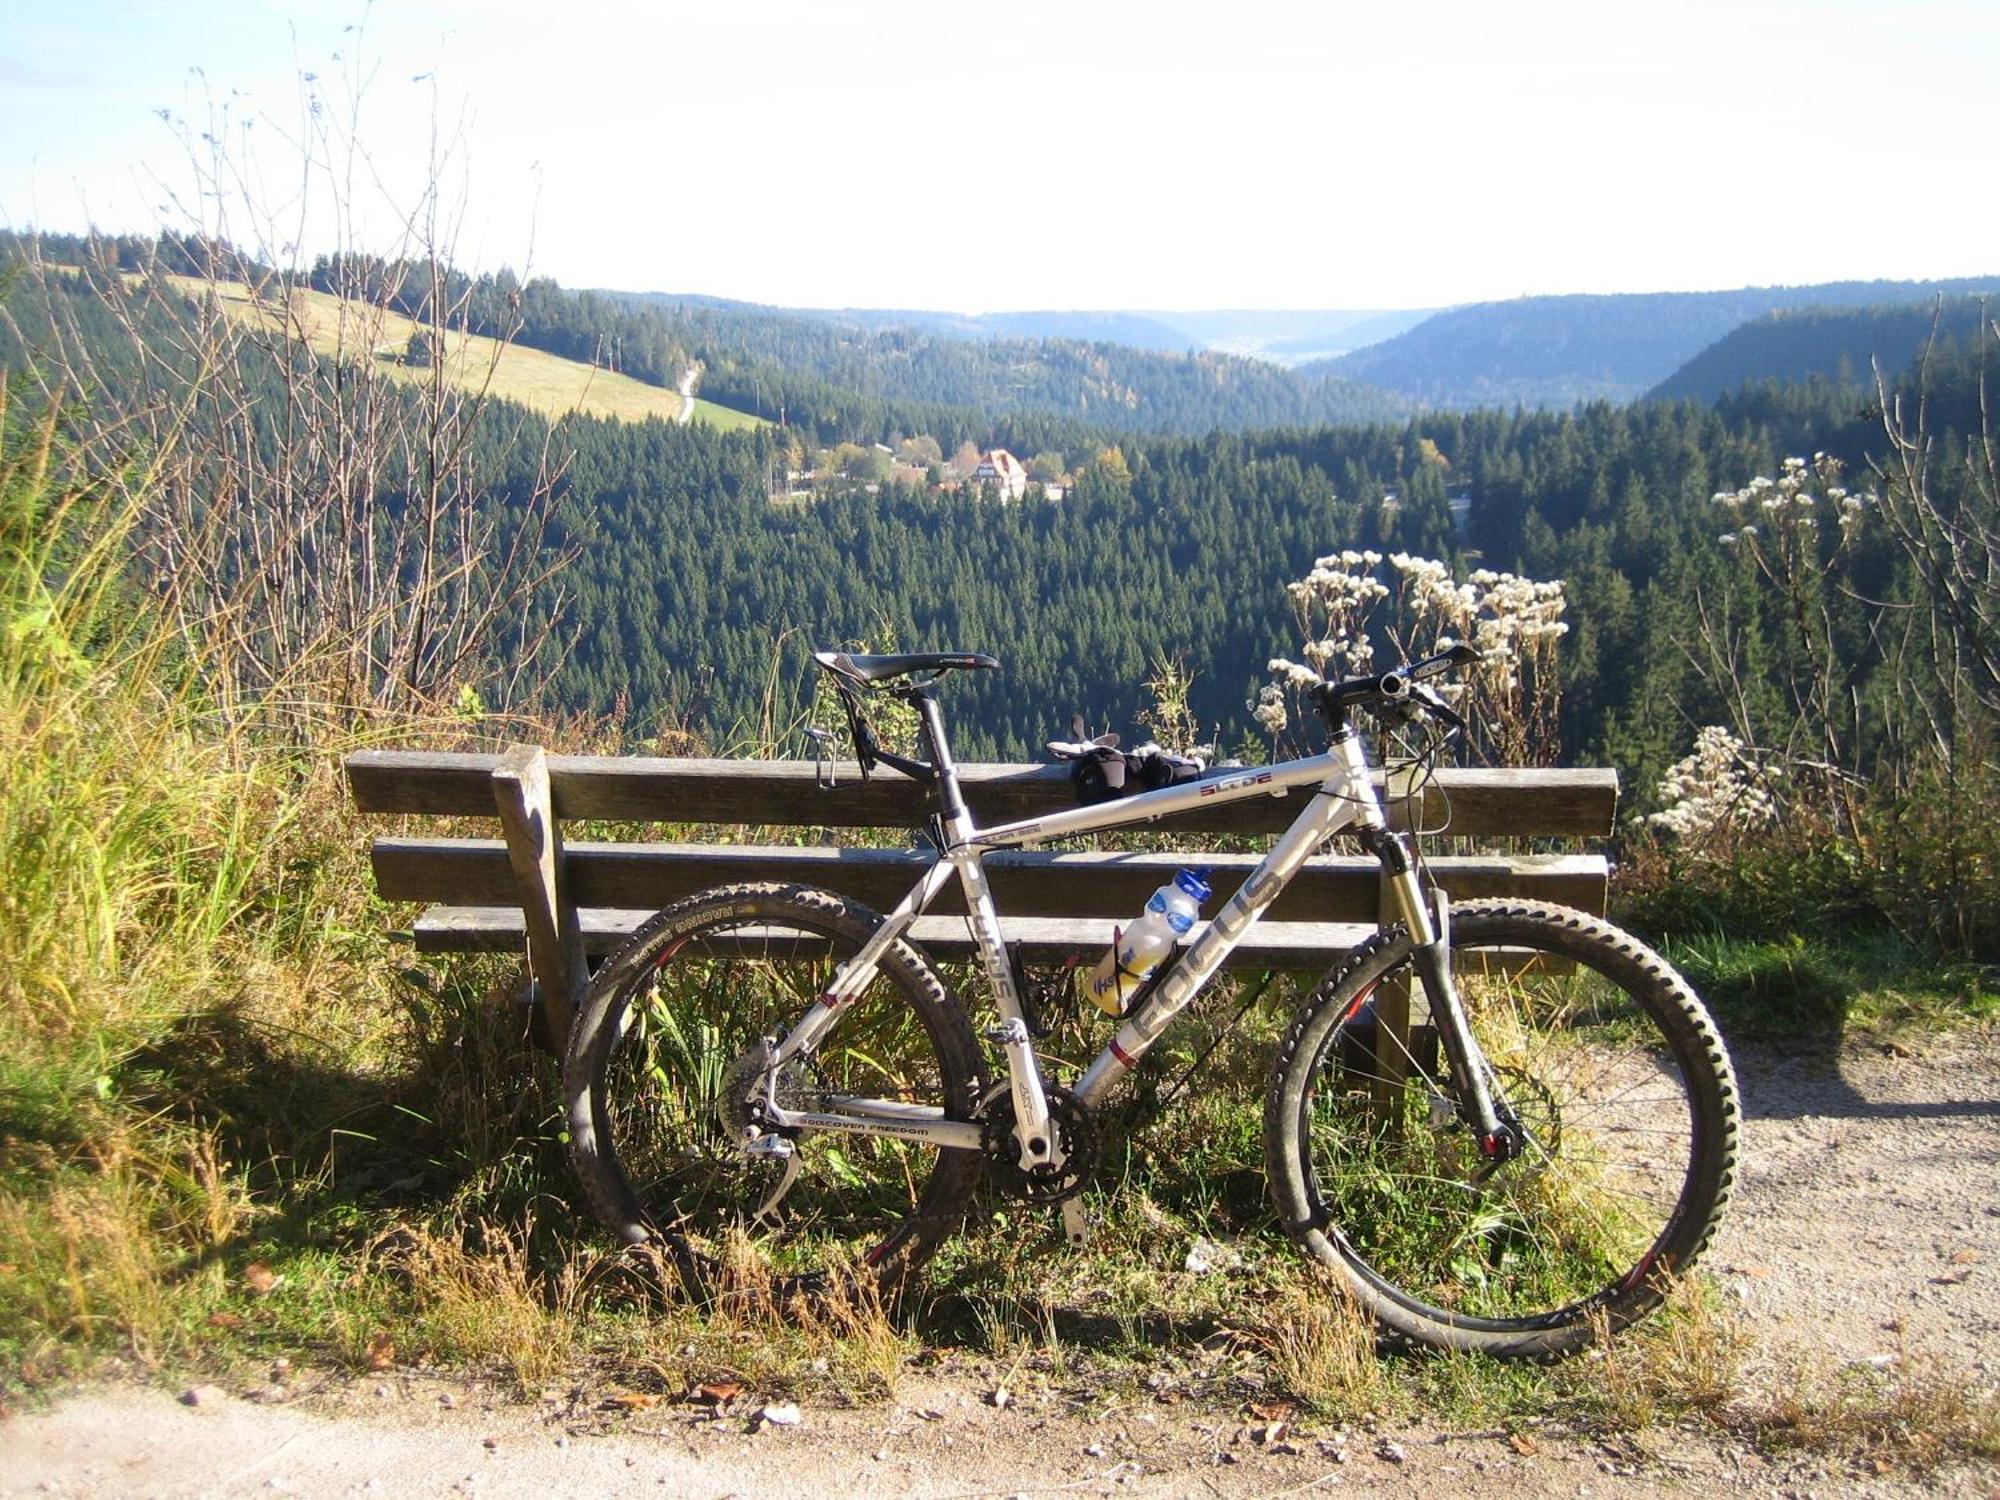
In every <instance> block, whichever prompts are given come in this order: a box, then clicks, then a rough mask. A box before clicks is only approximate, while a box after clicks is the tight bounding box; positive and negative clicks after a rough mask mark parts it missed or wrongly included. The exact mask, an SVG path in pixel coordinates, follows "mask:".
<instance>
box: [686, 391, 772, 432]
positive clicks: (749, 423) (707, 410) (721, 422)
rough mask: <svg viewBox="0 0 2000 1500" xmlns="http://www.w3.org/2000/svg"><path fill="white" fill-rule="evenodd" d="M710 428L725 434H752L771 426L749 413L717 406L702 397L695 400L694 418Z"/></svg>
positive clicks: (729, 407)
mask: <svg viewBox="0 0 2000 1500" xmlns="http://www.w3.org/2000/svg"><path fill="white" fill-rule="evenodd" d="M693 420H695V421H697V422H701V423H703V424H705V425H707V426H709V427H719V428H721V429H722V430H723V431H724V432H750V431H754V430H755V429H757V428H759V427H769V426H770V425H771V424H770V423H769V422H767V421H765V420H764V419H763V418H762V417H755V416H752V415H751V414H750V413H749V412H747V411H738V410H737V409H736V408H735V407H733V406H717V405H716V404H715V403H714V402H713V401H706V400H704V399H702V398H701V397H700V396H697V397H695V400H694V418H693Z"/></svg>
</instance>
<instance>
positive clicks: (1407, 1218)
mask: <svg viewBox="0 0 2000 1500" xmlns="http://www.w3.org/2000/svg"><path fill="white" fill-rule="evenodd" d="M1411 948H1412V945H1411V942H1410V939H1409V936H1408V934H1407V933H1405V932H1404V931H1403V930H1402V929H1400V928H1397V929H1394V930H1391V931H1388V932H1385V933H1383V934H1381V935H1380V936H1378V937H1376V938H1375V939H1374V940H1372V941H1371V942H1370V943H1368V944H1366V945H1365V946H1363V947H1362V948H1361V949H1359V950H1358V951H1357V952H1356V953H1355V954H1354V955H1353V956H1352V957H1351V958H1350V959H1349V960H1348V961H1347V962H1346V963H1345V964H1343V965H1342V966H1340V967H1339V968H1338V969H1336V970H1335V971H1334V972H1333V973H1332V974H1331V975H1329V977H1328V978H1327V980H1326V981H1325V982H1324V983H1323V984H1322V985H1321V986H1320V988H1319V989H1318V990H1317V991H1315V992H1314V994H1313V995H1312V997H1311V998H1310V999H1309V1000H1308V1001H1307V1002H1306V1005H1305V1007H1304V1008H1303V1009H1302V1010H1301V1012H1300V1014H1299V1017H1298V1019H1297V1020H1296V1021H1295V1022H1294V1023H1293V1025H1292V1027H1291V1029H1290V1031H1289V1032H1288V1034H1287V1036H1286V1038H1285V1042H1284V1045H1283V1047H1282V1048H1281V1049H1280V1052H1279V1058H1278V1067H1277V1075H1276V1077H1275V1079H1274V1081H1273V1085H1272V1090H1271V1094H1270V1097H1269V1100H1268V1103H1267V1107H1266V1116H1265V1129H1266V1150H1267V1153H1268V1157H1269V1166H1270V1174H1271V1185H1272V1190H1273V1193H1274V1195H1275V1196H1276V1198H1277V1201H1278V1206H1279V1211H1280V1212H1281V1213H1282V1214H1283V1216H1284V1218H1285V1221H1286V1224H1287V1226H1288V1227H1289V1228H1290V1230H1291V1232H1292V1234H1293V1235H1294V1237H1295V1238H1296V1239H1298V1241H1299V1242H1300V1243H1301V1244H1302V1245H1303V1246H1304V1247H1305V1249H1306V1250H1307V1251H1308V1253H1310V1254H1311V1255H1313V1256H1314V1257H1315V1258H1316V1259H1318V1260H1320V1261H1323V1262H1325V1263H1326V1264H1328V1265H1330V1266H1333V1267H1334V1268H1336V1269H1337V1270H1339V1271H1340V1272H1341V1273H1342V1275H1343V1277H1344V1279H1345V1281H1346V1283H1347V1285H1348V1287H1349V1288H1350V1289H1351V1290H1352V1292H1353V1293H1354V1295H1355V1297H1356V1298H1357V1299H1358V1300H1359V1302H1360V1303H1361V1305H1362V1306H1363V1307H1364V1308H1365V1309H1366V1310H1367V1311H1368V1312H1369V1313H1370V1314H1371V1315H1372V1316H1373V1317H1374V1319H1375V1320H1376V1323H1377V1325H1378V1327H1380V1328H1381V1329H1382V1331H1383V1332H1384V1333H1385V1334H1386V1335H1387V1336H1389V1337H1391V1338H1392V1339H1403V1340H1410V1341H1415V1342H1419V1343H1424V1344H1430V1345H1434V1346H1437V1347H1440V1348H1447V1349H1460V1350H1474V1351H1479V1352H1483V1353H1486V1354H1491V1355H1495V1356H1498V1357H1501V1358H1519V1357H1537V1356H1548V1355H1560V1354H1565V1353H1569V1352H1572V1351H1574V1350H1577V1349H1579V1348H1582V1347H1584V1346H1585V1345H1586V1344H1588V1343H1589V1342H1590V1341H1591V1340H1592V1339H1593V1338H1594V1337H1595V1336H1596V1334H1597V1331H1598V1330H1599V1329H1604V1330H1607V1331H1608V1330H1615V1329H1617V1328H1620V1327H1622V1326H1624V1325H1625V1324H1627V1323H1629V1322H1631V1321H1632V1320H1633V1319H1634V1318H1637V1317H1639V1316H1641V1315H1642V1314H1644V1313H1646V1312H1647V1311H1649V1310H1651V1309H1652V1308H1653V1307H1655V1306H1657V1305H1658V1304H1659V1302H1660V1300H1661V1297H1662V1295H1663V1293H1664V1291H1665V1288H1666V1286H1667V1284H1668V1281H1669V1280H1670V1279H1671V1277H1672V1276H1673V1275H1675V1274H1677V1273H1679V1272H1681V1271H1684V1270H1686V1269H1687V1268H1688V1266H1690V1265H1691V1264H1692V1263H1693V1262H1694V1260H1695V1258H1696V1257H1697V1256H1698V1255H1699V1254H1700V1253H1701V1251H1702V1250H1703V1248H1704V1247H1705V1246H1706V1245H1707V1244H1708V1241H1709V1239H1710V1237H1711V1236H1712V1235H1713V1234H1714V1231H1715V1227H1716V1224H1717V1222H1718V1221H1719V1219H1720V1217H1721V1213H1722V1208H1723V1205H1724V1203H1725V1202H1726V1200H1727V1199H1728V1196H1729V1188H1730V1182H1731V1179H1732V1177H1733V1175H1734V1171H1735V1164H1736V1137H1737V1121H1738V1115H1739V1108H1738V1103H1737V1096H1736V1082H1735V1077H1734V1075H1733V1074H1732V1072H1731V1070H1730V1066H1729V1059H1728V1055H1727V1054H1726V1053H1725V1051H1724V1050H1723V1045H1722V1039H1721V1037H1720V1035H1719V1034H1718V1033H1717V1032H1716V1029H1715V1025H1714V1023H1713V1022H1712V1021H1711V1020H1710V1019H1709V1017H1708V1014H1707V1012H1706V1011H1705V1010H1704V1009H1703V1007H1702V1004H1701V1001H1700V1000H1699V999H1698V998H1697V997H1696V995H1695V994H1694V992H1693V990H1691V989H1690V988H1689V987H1688V985H1687V982H1686V981H1685V980H1683V979H1682V978H1681V977H1680V976H1679V975H1678V974H1677V973H1675V972H1674V970H1673V969H1672V968H1671V967H1670V966H1669V965H1668V964H1667V963H1666V961H1665V960H1664V959H1662V958H1660V957H1659V955H1658V954H1656V953H1654V952H1652V950H1650V949H1649V948H1647V947H1646V946H1645V945H1644V944H1642V943H1640V942H1639V941H1638V940H1637V939H1636V938H1633V937H1631V936H1630V935H1629V934H1627V933H1624V932H1621V931H1620V930H1619V929H1618V928H1616V927H1613V926H1612V925H1611V924H1610V923H1608V922H1605V921H1602V920H1601V919H1599V918H1596V917H1592V916H1589V915H1587V914H1585V913H1583V912H1579V911H1573V910H1570V909H1569V908H1566V907H1560V906H1551V905H1547V904H1544V903H1541V902H1530V901H1476V902H1468V903H1466V904H1464V905H1462V906H1457V907H1454V908H1453V910H1452V920H1451V949H1452V967H1453V974H1454V977H1455V981H1456V987H1457V990H1458V994H1459V997H1460V999H1461V1001H1462V1002H1463V1005H1464V1008H1465V1011H1466V1015H1467V1018H1468V1020H1469V1021H1470V1023H1471V1027H1472V1031H1473V1034H1474V1036H1475V1037H1476V1038H1477V1040H1478V1042H1479V1046H1480V1050H1481V1051H1482V1052H1483V1053H1484V1054H1485V1060H1486V1064H1487V1068H1488V1078H1489V1082H1490V1084H1491V1086H1492V1089H1493V1093H1494V1097H1495V1100H1496V1102H1498V1103H1500V1104H1501V1105H1502V1107H1503V1108H1504V1109H1506V1110H1508V1111H1511V1112H1512V1114H1513V1115H1514V1116H1515V1117H1516V1118H1517V1119H1518V1120H1519V1122H1520V1124H1521V1126H1522V1127H1523V1129H1524V1130H1525V1133H1526V1137H1527V1144H1526V1148H1525V1149H1524V1150H1523V1151H1522V1152H1521V1154H1520V1155H1518V1156H1517V1157H1515V1158H1514V1159H1513V1160H1511V1161H1509V1162H1506V1163H1504V1164H1502V1165H1499V1166H1497V1167H1496V1166H1495V1165H1494V1164H1493V1163H1491V1162H1490V1161H1488V1160H1487V1159H1486V1158H1484V1157H1483V1156H1482V1155H1481V1154H1480V1152H1479V1149H1478V1145H1477V1142H1476V1141H1475V1140H1474V1135H1473V1131H1472V1130H1471V1128H1470V1127H1469V1126H1467V1125H1466V1124H1465V1123H1464V1122H1463V1120H1462V1119H1461V1117H1460V1112H1459V1105H1458V1095H1457V1090H1456V1089H1455V1087H1454V1086H1453V1084H1452V1081H1451V1075H1450V1071H1449V1069H1448V1068H1447V1066H1446V1065H1445V1063H1444V1060H1443V1055H1442V1054H1443V1049H1442V1047H1441V1045H1440V1042H1439V1038H1438V1032H1437V1028H1436V1026H1435V1025H1434V1024H1433V1022H1432V1019H1431V1017H1430V1015H1429V1014H1428V1009H1427V1006H1426V1002H1425V999H1424V992H1423V986H1422V983H1421V981H1420V980H1418V979H1417V978H1416V977H1415V975H1414V974H1413V972H1412V967H1411ZM1402 993H1407V995H1408V1009H1409V1016H1408V1023H1407V1028H1405V1026H1404V1025H1402V1024H1401V1023H1400V1022H1398V1021H1397V1020H1396V1019H1395V1018H1394V1011H1395V1010H1396V1008H1397V1007H1398V1005H1399V1003H1400V1002H1399V1000H1398V998H1397V997H1398V996H1399V995H1400V994H1402Z"/></svg>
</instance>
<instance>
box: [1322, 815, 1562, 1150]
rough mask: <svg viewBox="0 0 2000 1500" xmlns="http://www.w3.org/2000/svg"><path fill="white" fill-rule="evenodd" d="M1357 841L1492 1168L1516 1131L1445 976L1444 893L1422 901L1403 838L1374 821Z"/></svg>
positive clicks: (1514, 1141)
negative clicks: (1376, 869)
mask: <svg viewBox="0 0 2000 1500" xmlns="http://www.w3.org/2000/svg"><path fill="white" fill-rule="evenodd" d="M1359 838H1360V840H1361V844H1362V847H1363V848H1365V849H1366V850H1367V851H1368V852H1369V853H1370V854H1372V855H1374V856H1375V858H1376V860H1377V861H1378V862H1379V863H1380V864H1381V866H1382V874H1383V877H1384V878H1385V880H1386V881H1387V882H1388V886H1389V892H1390V898H1391V900H1392V902H1393V903H1394V906H1395V911H1396V915H1397V916H1399V917H1401V918H1402V920H1403V926H1404V928H1405V929H1406V930H1407V931H1408V932H1409V934H1410V965H1411V967H1412V968H1414V969H1415V970H1416V972H1417V978H1418V979H1419V981H1421V983H1422V984H1423V987H1424V997H1425V999H1426V1000H1428V1001H1429V1003H1430V1012H1431V1019H1432V1021H1433V1022H1434V1023H1435V1024H1436V1026H1437V1032H1438V1041H1439V1043H1440V1044H1441V1045H1442V1046H1443V1048H1444V1056H1445V1063H1446V1065H1447V1066H1448V1067H1449V1068H1450V1070H1451V1078H1452V1083H1453V1085H1454V1086H1455V1087H1456V1089H1457V1091H1458V1098H1459V1114H1460V1117H1461V1118H1462V1119H1463V1120H1464V1121H1465V1123H1466V1124H1467V1125H1468V1126H1470V1127H1471V1128H1472V1131H1473V1133H1474V1135H1475V1136H1477V1138H1478V1140H1479V1149H1480V1152H1481V1153H1482V1154H1483V1155H1485V1156H1487V1157H1490V1158H1492V1159H1493V1160H1494V1161H1495V1162H1502V1161H1506V1160H1508V1159H1509V1158H1511V1157H1512V1156H1514V1155H1515V1154H1516V1153H1517V1152H1519V1150H1520V1149H1521V1145H1522V1140H1521V1132H1520V1127H1519V1125H1518V1124H1517V1123H1516V1122H1515V1121H1514V1119H1513V1118H1512V1112H1511V1111H1509V1112H1508V1114H1506V1115H1504V1116H1503V1115H1502V1114H1501V1112H1500V1107H1499V1106H1498V1105H1496V1104H1495V1102H1494V1098H1493V1089H1492V1086H1491V1084H1490V1083H1489V1082H1488V1079H1489V1077H1490V1073H1489V1071H1488V1068H1487V1065H1486V1058H1485V1055H1484V1054H1483V1053H1482V1052H1481V1051H1480V1049H1479V1043H1478V1041H1477V1040H1476V1039H1475V1038H1474V1037H1473V1035H1472V1025H1471V1023H1470V1022H1469V1021H1468V1020H1467V1019H1466V1014H1465V1006H1464V1004H1463V1002H1461V1001H1460V1000H1459V998H1458V986H1457V984H1456V983H1455V982H1454V981H1453V979H1452V972H1451V912H1450V907H1449V905H1448V904H1447V901H1446V898H1445V893H1444V892H1443V891H1441V890H1435V889H1434V890H1433V892H1432V894H1433V895H1434V896H1435V897H1436V904H1435V907H1434V908H1433V905H1432V903H1430V902H1428V901H1426V900H1425V899H1424V891H1423V886H1422V883H1421V882H1420V881H1419V880H1418V879H1417V871H1416V862H1415V861H1414V860H1413V859H1412V858H1411V857H1410V841H1409V839H1408V838H1407V837H1406V836H1405V835H1403V834H1400V833H1391V832H1390V831H1389V830H1388V829H1387V828H1386V827H1384V826H1383V825H1382V824H1381V823H1379V822H1377V821H1376V820H1374V819H1365V820H1364V822H1363V825H1362V827H1361V829H1360V830H1359Z"/></svg>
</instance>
